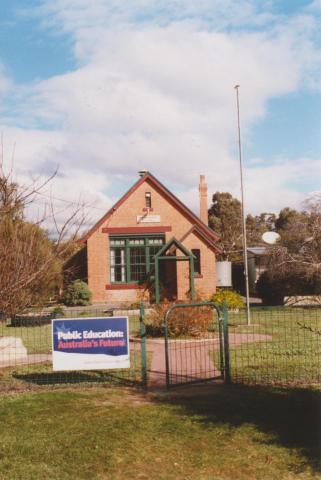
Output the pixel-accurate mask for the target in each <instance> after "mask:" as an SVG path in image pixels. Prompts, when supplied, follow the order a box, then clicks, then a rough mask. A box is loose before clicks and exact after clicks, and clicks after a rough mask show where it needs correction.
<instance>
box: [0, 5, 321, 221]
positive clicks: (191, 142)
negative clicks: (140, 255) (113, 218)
mask: <svg viewBox="0 0 321 480" xmlns="http://www.w3.org/2000/svg"><path fill="white" fill-rule="evenodd" d="M92 3H93V4H92V5H91V2H88V1H85V0H56V1H55V2H52V1H49V0H48V1H47V0H29V1H23V0H11V1H10V2H9V1H8V2H2V5H1V7H0V27H1V28H0V97H1V107H0V114H1V132H2V135H3V138H4V147H5V149H4V151H5V161H8V159H10V158H11V156H12V152H13V149H15V153H14V162H15V170H16V172H17V175H18V177H19V179H21V181H26V180H27V178H28V176H30V175H43V174H46V173H47V174H48V173H49V172H50V171H51V170H52V169H54V168H55V166H57V165H58V166H59V176H58V177H57V178H56V180H55V182H54V185H53V187H52V188H53V191H54V194H55V195H56V196H57V197H59V198H63V199H66V200H68V201H70V202H73V201H76V199H77V198H79V196H82V197H83V198H85V199H86V200H88V201H89V202H90V204H91V205H92V207H91V208H92V218H93V220H94V219H96V218H97V217H99V216H100V215H101V214H102V213H103V211H104V209H106V208H108V207H109V206H110V205H111V204H112V203H113V202H114V201H115V200H116V199H117V198H118V197H119V196H120V195H121V194H122V193H124V191H125V190H126V188H128V187H129V186H130V185H131V183H133V181H135V180H136V178H137V171H138V170H139V169H141V168H146V169H149V170H150V171H151V172H152V173H153V174H154V175H156V176H157V177H159V178H160V180H161V181H162V182H163V183H165V184H166V185H168V186H169V187H170V188H172V189H173V190H174V192H175V193H176V194H177V195H179V196H180V197H181V198H182V199H183V201H185V202H186V203H187V205H188V206H190V207H191V208H193V209H194V210H196V211H197V204H198V199H197V183H198V177H199V174H201V173H202V174H205V175H206V178H207V181H208V184H209V190H210V193H214V192H215V191H216V190H220V191H223V190H224V191H227V190H228V191H230V192H231V193H233V194H234V195H236V196H239V193H240V188H239V172H238V163H237V148H236V147H237V137H236V111H235V91H234V89H233V87H234V85H235V84H240V85H241V88H240V100H241V121H242V140H243V156H244V163H245V183H246V210H247V211H251V212H252V213H259V212H262V211H278V210H279V209H280V208H282V207H284V206H293V207H296V208H299V207H300V205H301V202H302V201H303V200H304V199H305V198H306V197H308V196H309V195H311V193H312V192H315V191H320V189H321V187H320V173H321V135H320V123H321V122H320V120H321V94H320V90H321V82H320V78H321V77H320V70H321V69H320V66H321V37H320V33H319V32H320V31H321V29H320V26H321V25H320V22H321V15H320V14H321V2H320V1H319V0H314V1H311V0H297V1H295V0H288V1H281V0H265V1H264V0H263V1H260V2H258V1H255V0H238V1H236V0H201V1H199V2H194V1H192V0H176V1H169V0H168V1H165V0H162V1H156V0H135V1H134V0H117V1H116V0H96V1H95V2H92ZM71 179H72V180H73V181H72V182H71V181H70V180H71Z"/></svg>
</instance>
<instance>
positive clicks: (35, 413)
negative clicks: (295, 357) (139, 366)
mask: <svg viewBox="0 0 321 480" xmlns="http://www.w3.org/2000/svg"><path fill="white" fill-rule="evenodd" d="M319 414H320V392H318V391H313V390H310V391H309V390H306V391H303V390H295V389H293V390H280V389H279V390H277V389H274V390H273V389H267V388H261V389H258V388H250V387H224V386H212V387H206V388H205V389H202V388H200V387H198V388H196V387H194V388H193V389H189V390H188V391H187V390H186V391H185V393H184V391H183V392H182V391H180V393H178V392H176V393H175V394H174V395H173V394H171V395H169V394H168V395H162V396H154V397H151V396H147V395H145V394H143V393H139V392H137V391H134V390H129V389H118V390H115V389H109V388H101V389H97V388H93V389H87V390H80V389H79V388H78V389H74V390H68V391H65V390H55V391H47V390H46V389H45V390H44V389H42V391H41V392H39V391H36V392H27V393H23V394H19V395H4V396H2V397H0V422H1V430H0V479H1V480H11V479H12V480H13V479H14V480H16V479H22V478H23V479H25V480H28V479H30V480H38V479H41V480H42V479H48V478H50V479H51V480H55V479H57V480H62V479H63V480H71V479H75V480H80V479H86V480H87V479H91V480H96V479H97V480H103V479H113V480H121V479H148V480H154V479H155V480H156V479H157V480H181V479H182V480H183V479H184V480H194V479H195V480H230V479H237V480H268V479H278V480H294V479H302V480H303V479H304V480H309V479H311V480H312V479H314V480H317V479H320V478H321V476H320V473H319V471H318V459H319V454H320V438H319V434H320V415H319Z"/></svg>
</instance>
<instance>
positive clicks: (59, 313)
mask: <svg viewBox="0 0 321 480" xmlns="http://www.w3.org/2000/svg"><path fill="white" fill-rule="evenodd" d="M52 315H53V317H54V318H59V317H64V316H65V313H64V309H63V307H55V308H54V309H53V310H52Z"/></svg>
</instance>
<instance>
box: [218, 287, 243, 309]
mask: <svg viewBox="0 0 321 480" xmlns="http://www.w3.org/2000/svg"><path fill="white" fill-rule="evenodd" d="M211 302H214V303H215V304H216V305H217V306H218V307H223V305H224V304H225V305H226V306H227V308H228V309H229V310H237V309H239V308H243V307H244V302H243V299H242V297H241V295H240V294H239V293H237V292H235V291H234V290H219V291H217V292H216V293H214V294H213V295H212V297H211Z"/></svg>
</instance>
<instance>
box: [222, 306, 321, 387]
mask: <svg viewBox="0 0 321 480" xmlns="http://www.w3.org/2000/svg"><path fill="white" fill-rule="evenodd" d="M245 323H246V319H245V315H244V313H243V312H242V313H240V314H230V315H229V333H230V338H232V337H233V335H237V334H246V335H248V336H251V335H252V334H263V335H267V336H268V337H267V338H266V339H263V340H261V341H254V342H253V341H249V342H248V343H243V344H241V345H239V346H231V348H230V361H231V373H232V378H233V379H234V380H235V381H249V382H255V383H262V382H263V383H265V382H266V383H309V382H320V381H321V309H290V308H289V309H287V308H285V309H276V310H260V311H257V310H253V311H252V313H251V323H252V325H251V326H246V325H245Z"/></svg>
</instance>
